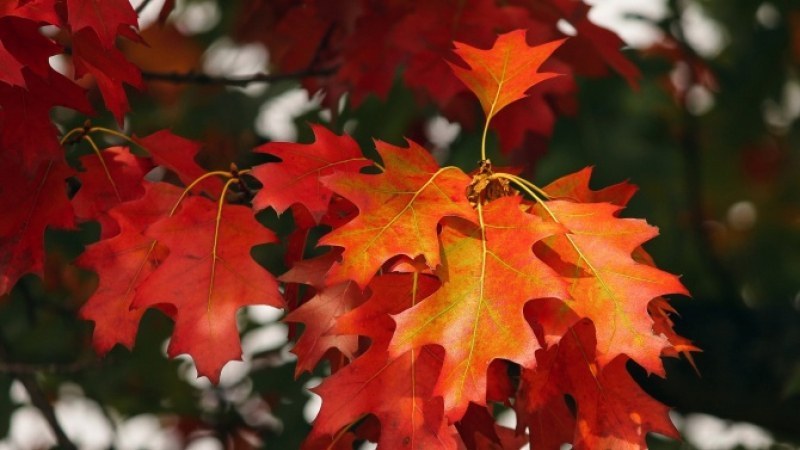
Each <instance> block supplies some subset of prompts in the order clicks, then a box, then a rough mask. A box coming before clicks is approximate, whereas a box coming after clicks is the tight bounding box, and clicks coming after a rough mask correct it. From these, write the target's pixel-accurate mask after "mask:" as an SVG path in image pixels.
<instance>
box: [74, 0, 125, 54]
mask: <svg viewBox="0 0 800 450" xmlns="http://www.w3.org/2000/svg"><path fill="white" fill-rule="evenodd" d="M67 22H68V23H69V26H70V29H71V30H72V33H73V34H77V33H79V32H81V31H83V30H84V29H88V30H86V31H91V32H94V33H96V34H97V37H98V38H100V44H101V45H102V47H103V48H105V49H112V48H113V47H114V44H115V42H116V40H117V35H122V36H125V37H127V38H129V39H133V40H137V39H138V37H137V36H136V33H135V32H134V31H133V30H132V29H131V28H132V27H133V28H136V27H137V26H138V18H137V16H136V12H135V11H134V10H133V7H132V6H131V4H130V2H129V1H127V0H67Z"/></svg>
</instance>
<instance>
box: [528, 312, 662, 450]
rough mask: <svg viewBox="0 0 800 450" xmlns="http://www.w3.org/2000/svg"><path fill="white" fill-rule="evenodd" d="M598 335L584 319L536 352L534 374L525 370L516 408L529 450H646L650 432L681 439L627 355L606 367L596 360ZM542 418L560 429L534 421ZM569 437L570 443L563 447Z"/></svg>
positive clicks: (615, 359) (532, 371) (592, 325)
mask: <svg viewBox="0 0 800 450" xmlns="http://www.w3.org/2000/svg"><path fill="white" fill-rule="evenodd" d="M594 336H595V326H594V324H592V323H591V322H590V321H588V320H582V321H580V322H578V323H577V324H575V326H574V327H572V328H571V329H570V330H569V332H568V333H567V334H565V335H564V338H562V340H561V342H560V343H559V344H558V345H557V346H555V347H553V348H550V349H548V350H540V351H539V352H537V361H538V366H537V367H536V369H535V370H527V369H523V374H522V387H521V396H520V400H519V403H518V405H517V406H516V408H517V414H518V416H519V417H520V420H521V427H520V428H522V427H525V426H530V427H531V447H532V448H537V449H538V448H541V449H543V450H557V449H558V448H560V447H561V444H562V443H565V442H571V443H572V444H573V447H574V448H575V449H576V450H593V449H630V450H639V449H645V448H647V444H646V442H645V437H646V435H647V433H649V432H657V433H660V434H662V435H665V436H670V437H672V438H676V439H677V438H678V432H677V430H676V429H675V427H674V426H673V425H672V422H671V421H670V418H669V414H668V411H669V408H667V407H666V406H664V405H662V404H661V403H659V402H657V401H656V400H655V399H653V398H651V397H650V396H649V395H647V394H646V393H645V392H644V391H643V390H642V389H641V388H640V387H639V386H638V385H637V384H636V382H635V381H634V380H633V378H631V376H630V374H629V373H628V371H627V369H626V368H625V364H626V362H627V361H628V360H629V359H628V358H627V357H626V356H623V355H620V356H618V357H616V358H614V359H613V360H612V361H611V362H609V363H607V364H604V365H600V364H599V363H598V362H597V361H596V360H595V355H596V354H595V342H596V341H595V338H594ZM566 394H568V395H570V396H571V397H572V398H573V399H574V401H575V403H576V409H577V415H576V417H575V419H574V421H573V419H572V413H571V412H570V411H569V410H568V409H567V408H565V404H564V401H565V400H564V396H565V395H566ZM541 417H545V418H547V417H550V418H552V420H550V423H554V424H557V426H556V428H553V429H542V428H541V427H540V426H538V424H537V423H536V422H535V420H537V419H538V418H541ZM570 427H571V429H570ZM568 429H569V430H570V431H569V433H565V430H568ZM554 436H558V438H557V439H554ZM567 436H569V439H568V440H567V441H564V442H561V439H563V438H564V437H567Z"/></svg>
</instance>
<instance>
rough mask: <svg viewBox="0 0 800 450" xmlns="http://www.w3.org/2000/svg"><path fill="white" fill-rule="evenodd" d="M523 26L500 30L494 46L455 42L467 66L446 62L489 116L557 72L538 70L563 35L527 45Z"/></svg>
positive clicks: (459, 54)
mask: <svg viewBox="0 0 800 450" xmlns="http://www.w3.org/2000/svg"><path fill="white" fill-rule="evenodd" d="M525 33H526V32H525V30H516V31H512V32H510V33H506V34H501V35H500V36H498V37H497V41H495V43H494V46H493V47H492V48H490V49H488V50H481V49H478V48H475V47H471V46H469V45H467V44H464V43H461V42H456V43H455V46H456V50H455V52H456V54H457V55H458V56H460V57H461V58H462V59H463V60H464V61H466V62H467V64H468V65H469V67H470V69H469V70H467V69H464V68H461V67H459V66H457V65H455V64H452V63H449V64H450V67H451V68H452V69H453V72H455V74H456V76H457V77H458V78H460V79H461V81H463V82H464V84H466V85H467V87H469V89H470V90H471V91H472V92H473V93H474V94H475V95H476V96H477V97H478V100H480V102H481V107H483V112H484V113H485V114H486V120H487V121H488V120H490V119H491V118H492V117H494V116H495V114H497V113H498V112H500V110H502V109H503V108H505V107H506V106H508V105H509V104H511V103H513V102H515V101H517V100H519V99H521V98H523V97H525V91H527V90H528V89H530V88H531V87H533V86H534V85H536V84H538V83H541V82H542V81H544V80H547V79H550V78H553V77H555V76H558V74H555V73H540V72H537V70H538V69H539V67H540V66H541V65H542V63H543V62H544V61H545V60H546V59H547V58H549V57H550V55H552V54H553V52H554V51H555V50H556V49H557V48H558V47H559V46H560V45H561V44H562V43H563V42H564V40H563V39H561V40H558V41H553V42H548V43H546V44H542V45H537V46H535V47H530V46H529V45H528V43H527V42H526V41H525Z"/></svg>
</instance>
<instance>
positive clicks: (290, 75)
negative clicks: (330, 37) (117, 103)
mask: <svg viewBox="0 0 800 450" xmlns="http://www.w3.org/2000/svg"><path fill="white" fill-rule="evenodd" d="M335 71H336V68H329V69H318V70H309V69H306V70H299V71H296V72H287V73H276V74H271V73H256V74H253V75H249V76H246V77H225V76H213V75H208V74H206V73H202V72H184V73H180V72H150V71H142V78H143V79H145V80H146V81H162V82H165V83H176V84H178V83H193V84H206V85H225V86H239V87H246V86H248V85H250V84H251V83H275V82H278V81H286V80H297V79H301V78H313V77H326V76H329V75H331V74H333V73H334V72H335Z"/></svg>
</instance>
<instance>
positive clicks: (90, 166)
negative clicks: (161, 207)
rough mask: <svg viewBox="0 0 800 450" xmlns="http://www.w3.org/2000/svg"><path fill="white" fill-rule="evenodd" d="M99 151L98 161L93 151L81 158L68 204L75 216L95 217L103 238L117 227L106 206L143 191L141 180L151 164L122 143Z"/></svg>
mask: <svg viewBox="0 0 800 450" xmlns="http://www.w3.org/2000/svg"><path fill="white" fill-rule="evenodd" d="M100 155H102V158H103V160H102V161H101V160H100V157H98V155H95V154H91V155H87V156H84V157H82V158H81V164H82V165H83V168H84V169H85V171H84V172H81V173H79V174H78V180H80V182H81V188H80V190H78V193H77V194H75V196H74V197H73V198H72V206H73V208H75V215H76V216H77V217H78V218H79V219H83V220H97V221H99V222H100V226H101V228H100V230H101V238H106V237H110V236H113V235H115V234H117V232H118V231H119V227H118V226H117V223H116V221H115V220H114V219H112V218H111V217H110V216H109V215H108V214H107V212H108V210H110V209H111V208H112V207H114V206H116V205H118V204H120V203H122V202H127V201H131V200H134V199H137V198H139V197H141V196H142V195H144V185H143V184H142V180H143V179H144V176H145V174H147V172H148V171H150V169H152V165H151V164H150V161H149V160H148V159H146V158H140V157H138V156H134V155H133V154H132V153H131V152H130V150H128V148H126V147H110V148H107V149H105V150H103V151H102V152H101V153H100Z"/></svg>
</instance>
